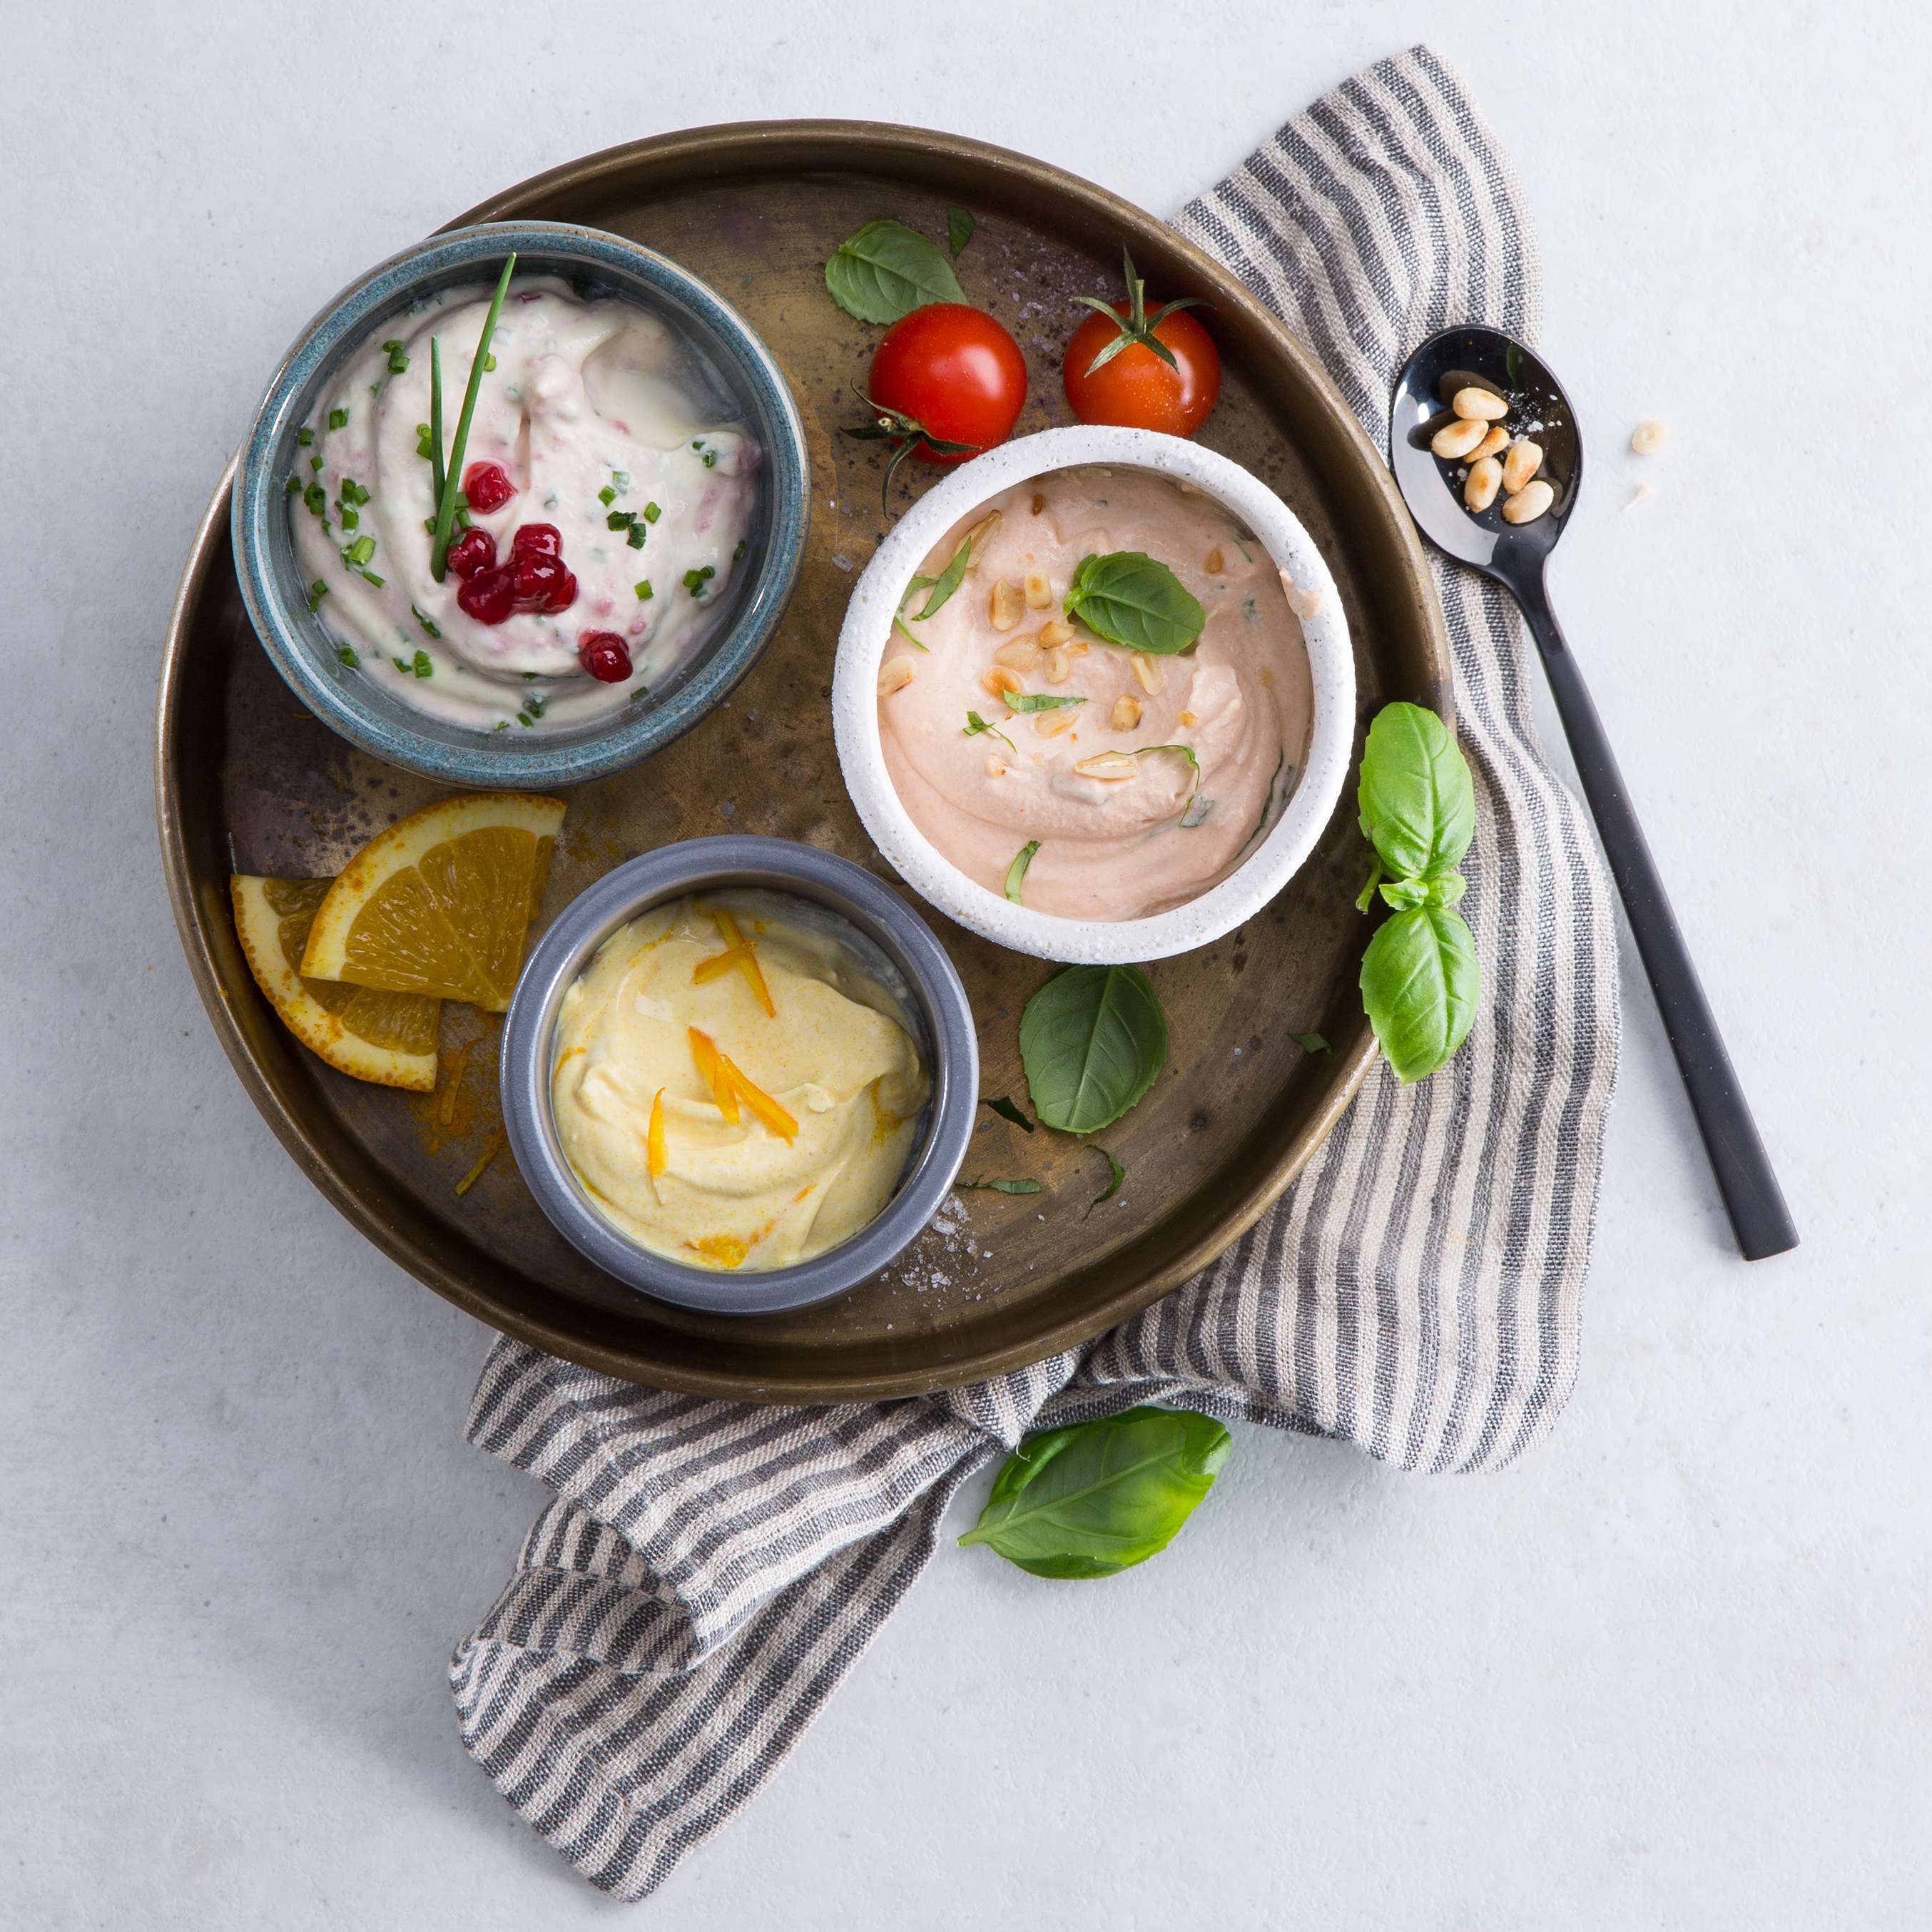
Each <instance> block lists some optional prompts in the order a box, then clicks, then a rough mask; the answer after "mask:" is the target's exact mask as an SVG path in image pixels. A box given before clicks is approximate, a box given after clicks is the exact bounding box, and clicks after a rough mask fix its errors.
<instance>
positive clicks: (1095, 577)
mask: <svg viewBox="0 0 1932 1932" xmlns="http://www.w3.org/2000/svg"><path fill="white" fill-rule="evenodd" d="M1067 615H1068V616H1070V617H1078V618H1079V619H1080V621H1081V622H1082V623H1083V624H1085V625H1086V626H1087V628H1088V629H1089V630H1090V631H1093V632H1094V634H1095V635H1096V636H1097V637H1104V638H1106V640H1107V642H1108V643H1110V644H1118V645H1120V646H1121V647H1122V649H1126V650H1130V651H1151V652H1153V653H1154V655H1156V656H1157V657H1172V656H1173V655H1175V652H1178V651H1184V650H1185V649H1187V647H1188V646H1189V645H1190V644H1191V643H1193V641H1194V640H1195V639H1196V637H1199V636H1200V634H1201V628H1202V625H1204V624H1205V623H1206V622H1207V621H1208V613H1207V612H1206V611H1205V610H1202V607H1201V605H1200V603H1199V600H1198V599H1197V598H1196V597H1195V596H1194V595H1193V593H1192V592H1190V591H1189V590H1188V589H1187V586H1185V585H1184V584H1183V583H1182V582H1181V579H1180V578H1179V577H1176V576H1175V574H1174V572H1173V571H1171V570H1170V569H1169V568H1168V567H1167V565H1166V564H1164V563H1162V562H1159V561H1158V560H1157V559H1155V558H1154V557H1151V556H1148V555H1147V553H1145V551H1143V550H1111V551H1109V553H1108V554H1107V555H1106V556H1084V557H1082V559H1080V562H1079V565H1078V566H1077V568H1076V569H1075V571H1074V572H1073V581H1072V582H1071V583H1069V584H1068V585H1067Z"/></svg>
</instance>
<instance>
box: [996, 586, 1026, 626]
mask: <svg viewBox="0 0 1932 1932" xmlns="http://www.w3.org/2000/svg"><path fill="white" fill-rule="evenodd" d="M1025 608H1026V605H1025V603H1024V601H1022V598H1021V596H1020V589H1019V585H1018V584H1016V583H1008V582H1007V580H1006V579H1005V578H1004V577H1001V579H1000V580H999V582H998V583H996V584H995V585H994V586H993V588H992V591H991V592H989V595H988V596H987V598H986V620H987V622H989V623H990V624H991V625H992V627H993V628H994V629H995V630H996V631H1010V630H1011V629H1012V628H1013V626H1014V625H1016V624H1017V623H1018V622H1019V620H1020V613H1021V612H1022V610H1025Z"/></svg>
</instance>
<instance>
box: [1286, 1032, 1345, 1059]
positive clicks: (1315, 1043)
mask: <svg viewBox="0 0 1932 1932" xmlns="http://www.w3.org/2000/svg"><path fill="white" fill-rule="evenodd" d="M1289 1039H1290V1040H1293V1041H1294V1043H1295V1045H1296V1046H1298V1047H1300V1048H1301V1050H1302V1052H1304V1053H1331V1054H1332V1053H1333V1052H1334V1051H1335V1049H1334V1048H1333V1047H1332V1046H1330V1045H1329V1044H1328V1042H1327V1041H1326V1040H1324V1039H1323V1038H1322V1036H1321V1035H1320V1034H1319V1033H1292V1034H1289Z"/></svg>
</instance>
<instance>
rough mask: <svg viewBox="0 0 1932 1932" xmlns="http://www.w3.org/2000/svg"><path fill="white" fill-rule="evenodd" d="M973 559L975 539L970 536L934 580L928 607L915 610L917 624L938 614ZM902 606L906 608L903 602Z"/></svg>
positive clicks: (927, 602) (913, 614)
mask: <svg viewBox="0 0 1932 1932" xmlns="http://www.w3.org/2000/svg"><path fill="white" fill-rule="evenodd" d="M972 561H973V539H972V538H971V537H968V538H967V539H966V541H965V542H964V543H963V544H961V545H960V546H959V548H958V549H957V550H955V551H954V552H953V561H952V562H950V563H949V564H948V565H947V566H946V568H944V570H943V571H941V572H940V574H939V575H938V577H935V579H934V580H933V583H932V595H931V596H930V597H929V598H927V599H926V608H925V609H924V610H915V611H914V612H913V613H912V620H913V622H914V623H915V624H919V623H923V622H925V621H926V619H927V618H929V617H933V616H938V613H939V611H940V610H941V607H942V606H943V605H944V603H945V601H946V600H947V598H949V597H950V596H951V595H953V592H954V591H956V590H957V589H959V585H960V583H961V580H962V579H963V578H964V577H965V574H966V566H967V565H968V564H969V563H971V562H972ZM900 607H901V609H904V604H903V603H901V606H900Z"/></svg>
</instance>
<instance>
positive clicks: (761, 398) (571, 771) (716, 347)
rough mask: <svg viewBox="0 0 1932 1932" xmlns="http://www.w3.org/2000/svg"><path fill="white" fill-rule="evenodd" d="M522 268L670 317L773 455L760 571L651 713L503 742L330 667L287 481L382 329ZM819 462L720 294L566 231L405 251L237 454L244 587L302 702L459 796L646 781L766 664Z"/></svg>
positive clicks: (327, 334)
mask: <svg viewBox="0 0 1932 1932" xmlns="http://www.w3.org/2000/svg"><path fill="white" fill-rule="evenodd" d="M512 249H514V250H515V251H516V254H517V273H518V275H523V274H525V273H528V274H530V275H544V274H553V275H565V276H567V277H569V278H572V279H574V280H575V281H577V282H578V283H580V284H583V286H584V287H586V289H587V290H588V292H589V293H590V294H592V295H610V296H617V297H619V298H620V299H623V300H625V301H628V302H634V303H636V304H637V305H638V306H639V307H640V308H644V309H647V310H649V311H651V312H652V314H655V315H658V316H659V317H661V318H663V320H665V321H666V322H667V323H670V326H672V328H673V329H675V330H676V331H677V332H679V334H680V335H682V337H683V338H684V340H685V343H686V344H687V345H688V347H690V348H691V349H692V350H694V351H695V352H696V353H697V356H699V357H700V359H701V360H702V361H703V362H704V363H705V364H706V365H708V366H709V371H710V372H711V374H712V375H713V377H715V379H716V380H717V382H718V386H719V387H720V388H721V389H722V390H723V391H724V393H725V394H726V395H728V396H729V397H730V398H732V399H733V401H734V402H735V403H736V404H737V406H738V408H739V411H740V412H741V414H742V420H743V421H744V422H745V425H746V427H747V428H748V429H749V430H750V431H751V434H753V435H754V436H755V437H757V440H758V441H759V442H760V444H761V445H762V446H763V451H764V462H763V466H762V467H761V469H760V472H759V479H760V486H759V489H758V491H757V502H756V505H755V507H754V511H753V517H752V523H751V532H750V533H749V535H748V537H747V538H746V541H747V544H748V546H749V548H748V557H749V559H750V560H749V562H748V565H747V566H746V568H744V569H743V570H742V571H736V572H734V573H733V589H732V591H731V592H730V595H729V597H728V598H727V600H726V601H724V604H723V607H722V608H721V612H720V615H719V619H718V622H717V623H716V624H715V625H714V627H713V628H712V632H711V634H710V635H709V637H708V638H707V639H706V640H705V642H704V644H703V646H702V648H701V649H699V650H698V651H697V652H696V653H695V654H694V656H693V657H692V658H691V661H689V662H688V663H687V664H685V666H684V667H682V670H679V673H678V674H677V675H676V677H674V678H673V679H671V680H670V681H669V682H667V683H666V684H664V685H663V686H662V687H661V688H659V689H658V690H656V691H653V692H652V695H651V697H649V699H647V700H645V701H644V702H643V703H638V704H635V705H631V706H625V709H623V710H622V712H618V713H616V715H613V716H612V717H610V718H605V719H600V720H598V721H597V722H595V724H587V725H585V726H583V727H580V729H578V730H574V731H562V730H559V731H557V732H555V733H550V732H544V733H531V734H529V736H524V735H523V734H522V733H516V734H513V735H512V736H509V737H505V736H504V735H503V734H502V733H496V734H491V733H487V732H484V731H480V730H472V729H470V728H469V727H465V726H463V725H460V724H448V723H446V722H444V721H442V720H440V719H437V718H429V717H426V716H425V715H423V714H422V712H417V711H414V710H412V709H410V707H409V706H407V705H405V704H404V703H401V701H400V700H398V699H396V698H395V697H392V696H391V695H390V694H389V693H388V692H386V691H383V689H382V688H380V686H379V685H377V684H376V683H375V682H373V681H372V680H371V679H367V678H365V677H362V676H360V675H359V673H357V672H356V671H355V670H352V669H349V668H347V667H344V666H343V665H341V664H338V662H337V661H336V657H335V646H334V645H333V644H332V642H331V641H330V640H329V635H328V634H327V632H326V631H325V630H324V629H323V625H322V624H321V622H320V619H318V618H317V616H315V615H314V613H312V612H311V610H310V609H309V607H308V595H307V589H306V584H305V580H304V576H303V573H302V571H301V570H300V569H299V568H298V566H297V563H296V553H295V542H294V538H293V535H292V534H291V531H290V517H289V509H288V504H287V499H286V498H285V496H284V484H286V482H287V478H289V477H290V475H293V474H294V473H295V472H296V471H297V469H299V467H300V463H299V460H298V445H297V443H296V433H297V431H299V430H300V429H301V428H302V425H303V423H304V422H305V421H306V419H308V416H309V415H310V413H311V411H312V410H313V409H314V406H315V403H316V401H317V398H318V396H319V395H320V393H321V392H322V390H323V388H324V387H325V386H326V385H327V383H329V380H331V378H332V376H333V375H334V374H335V371H336V370H337V369H338V368H339V367H340V366H341V364H342V363H343V362H346V361H347V360H348V359H349V358H350V357H351V356H353V355H354V354H355V353H356V351H357V350H359V349H360V348H361V347H362V345H363V344H365V343H366V342H367V341H368V339H369V338H370V336H371V334H372V333H374V332H375V331H376V330H377V329H379V328H380V326H381V324H382V323H383V321H384V320H386V318H388V317H392V316H396V315H400V314H402V313H403V311H405V310H406V309H407V308H409V306H410V304H411V303H412V302H416V301H417V300H418V299H420V298H422V296H426V295H429V294H432V293H434V292H435V291H437V290H440V289H445V288H449V287H456V286H458V285H460V284H464V283H476V284H481V283H484V282H487V281H490V280H492V279H493V278H494V277H495V275H496V272H497V271H498V269H499V268H500V267H501V266H502V260H503V257H505V255H506V254H508V252H509V251H511V250H512ZM809 475H810V464H809V462H808V458H807V457H806V455H805V431H804V429H803V427H802V425H801V424H800V422H799V415H798V409H797V406H796V404H794V403H793V401H792V398H791V392H790V390H789V389H787V387H786V386H785V380H784V376H783V374H781V371H779V368H778V364H777V362H776V361H775V359H773V357H772V353H771V352H770V350H768V349H767V348H766V347H765V345H764V344H763V342H761V341H760V340H759V339H758V338H757V336H756V335H754V334H753V333H752V332H751V327H750V326H749V325H748V323H746V322H745V320H744V318H743V317H742V316H740V315H739V314H738V312H737V311H736V310H735V309H734V308H732V307H731V306H730V304H729V303H728V302H725V301H724V300H723V299H722V298H721V297H720V296H718V294H716V293H715V291H713V290H711V289H709V288H708V287H706V285H705V284H703V283H702V282H700V281H698V280H697V278H696V277H695V276H694V275H688V274H687V273H686V272H685V271H684V270H683V269H680V268H679V266H677V265H676V263H674V262H670V261H667V260H665V259H664V257H663V256H661V255H659V254H654V253H653V252H652V251H651V250H650V249H649V248H640V247H639V246H638V245H637V244H636V243H635V242H626V241H625V240H623V239H622V238H621V237H620V236H616V235H609V234H606V233H604V232H603V231H602V230H601V229H595V228H580V227H577V226H572V225H571V224H570V223H566V222H559V221H514V222H491V223H484V224H483V225H481V226H478V227H474V228H464V229H458V231H457V232H456V233H455V234H452V235H440V236H434V237H432V238H431V239H430V240H429V241H427V242H421V243H419V245H417V246H416V247H415V248H406V249H404V251H403V252H402V253H401V254H399V255H393V256H392V257H390V258H389V260H388V261H386V262H385V263H382V264H381V265H380V266H379V267H377V268H374V269H371V271H370V272H369V273H368V275H365V276H363V277H362V279H361V280H360V281H356V282H353V283H352V284H350V287H347V289H345V290H344V291H343V292H342V293H341V294H340V295H339V296H337V297H336V298H335V300H334V301H332V302H330V303H329V305H328V306H327V307H326V308H324V309H323V311H322V312H321V314H320V315H318V316H317V317H316V318H315V320H314V321H313V322H311V323H310V324H309V326H308V327H307V328H306V329H304V330H303V331H302V335H301V336H300V337H299V338H298V339H297V341H296V344H295V346H294V347H293V348H292V349H291V350H290V351H289V353H288V355H287V357H286V358H285V359H284V362H283V363H282V366H281V368H279V369H278V370H277V371H276V372H275V379H274V380H273V381H272V382H271V383H269V389H268V393H267V395H266V396H264V397H263V399H262V404H261V407H260V410H257V413H256V416H255V421H254V425H253V427H252V428H251V429H250V431H249V432H248V440H247V442H246V443H245V444H244V445H243V446H242V460H241V466H240V469H239V474H238V475H237V476H236V484H235V496H234V504H233V511H232V513H231V524H230V528H231V533H232V535H233V542H234V548H235V568H236V574H237V576H238V577H239V578H240V580H241V585H242V601H243V602H244V603H245V604H246V605H247V606H248V615H249V617H250V619H251V621H252V622H253V623H254V626H255V630H256V632H257V635H259V636H260V638H261V640H262V643H263V648H264V649H266V651H267V652H268V653H269V657H270V658H271V659H272V660H273V661H274V664H275V668H276V669H277V670H279V671H280V672H281V674H282V676H284V678H285V679H287V681H288V683H289V685H290V688H292V689H293V691H295V693H296V696H297V697H299V698H301V700H302V702H303V703H305V704H306V705H307V706H308V708H309V709H311V711H313V712H314V713H315V714H316V715H317V717H318V718H320V719H321V720H322V721H323V723H324V724H327V725H328V726H329V727H330V728H331V729H332V730H335V731H338V732H340V733H341V735H342V736H344V737H345V738H347V739H349V741H350V742H351V743H352V744H355V745H360V746H361V747H362V749H363V750H364V751H369V752H372V753H374V755H375V756H376V757H379V758H386V759H387V760H389V762H390V763H392V764H397V765H401V766H405V767H406V768H407V769H409V770H410V771H414V772H422V773H423V774H424V775H426V776H428V777H430V778H441V779H444V780H446V781H449V782H450V783H452V784H469V785H490V786H505V787H533V786H535V787H541V786H547V785H568V784H580V783H582V782H583V781H586V780H588V779H590V778H601V777H604V775H607V773H609V772H614V771H619V770H621V769H622V768H623V767H624V766H627V765H634V764H635V763H637V762H638V760H640V759H643V758H647V757H649V756H650V755H651V754H652V752H653V751H658V750H661V748H663V747H664V745H667V744H669V743H670V741H671V740H672V739H673V738H676V737H677V736H679V734H680V733H683V732H685V731H688V730H689V729H690V728H691V726H692V725H694V724H696V723H697V721H698V720H699V719H700V718H702V717H703V715H704V714H705V713H706V712H707V711H709V709H711V707H712V706H713V705H715V703H718V700H719V699H721V697H724V694H726V693H727V691H729V690H730V688H731V687H732V685H734V684H736V682H737V681H738V680H739V678H741V677H742V676H744V674H745V672H746V671H747V670H749V669H750V668H751V665H752V664H753V663H754V662H755V661H756V660H757V655H758V653H759V652H760V651H761V650H762V649H763V648H764V646H765V644H766V642H767V641H768V640H769V638H770V637H771V634H772V631H773V630H774V629H775V627H776V625H777V624H778V618H779V616H780V614H781V613H782V611H783V610H784V605H785V601H786V600H787V598H789V597H790V595H791V590H792V586H793V583H796V580H797V577H798V570H799V562H800V559H802V556H803V555H804V550H805V522H806V517H807V511H808V502H809V498H810V490H809V487H808V484H809Z"/></svg>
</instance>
